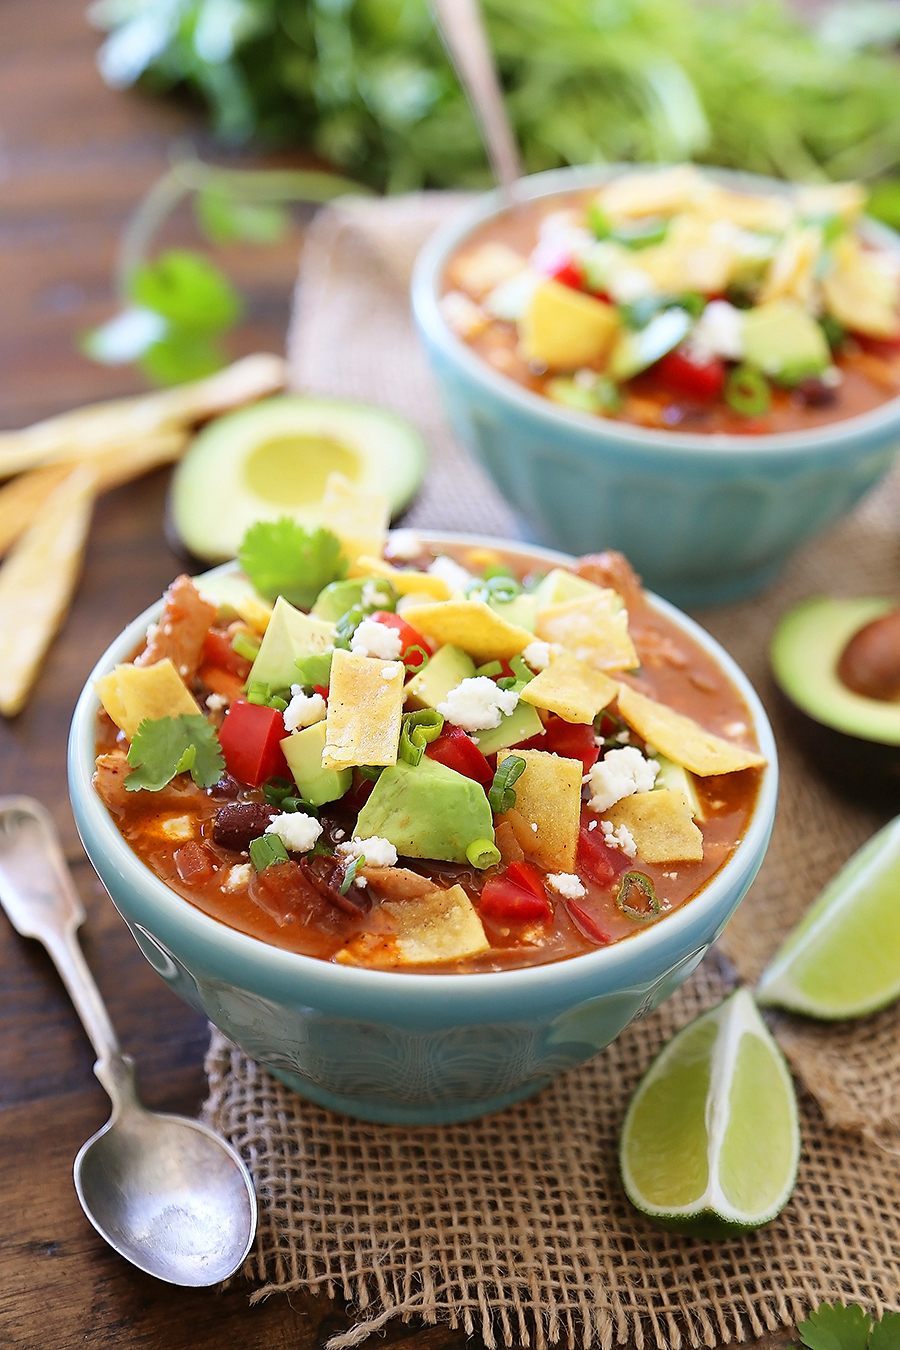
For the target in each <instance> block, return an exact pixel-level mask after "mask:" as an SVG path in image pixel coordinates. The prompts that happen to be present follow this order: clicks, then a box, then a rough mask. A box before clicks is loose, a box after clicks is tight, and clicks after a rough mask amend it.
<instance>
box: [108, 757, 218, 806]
mask: <svg viewBox="0 0 900 1350" xmlns="http://www.w3.org/2000/svg"><path fill="white" fill-rule="evenodd" d="M131 771H132V770H131V765H130V764H129V763H128V759H127V756H126V752H125V751H124V750H109V751H107V753H106V754H105V755H98V756H97V768H96V771H95V773H94V777H93V779H92V782H93V784H94V789H95V791H96V793H97V795H98V797H99V798H100V800H101V801H102V802H103V803H104V804H105V805H106V806H107V807H109V809H110V811H112V813H113V815H115V816H120V815H122V814H123V812H124V811H125V807H126V804H127V802H128V796H127V795H126V794H127V788H126V787H125V779H126V778H127V777H128V775H129V774H130V773H131ZM205 795H206V794H205V793H204V791H203V789H202V788H198V787H197V785H196V783H194V782H193V780H192V779H191V778H189V777H188V776H187V775H186V774H179V776H178V777H177V778H173V780H172V782H171V783H168V784H167V785H166V786H165V787H164V788H160V790H159V792H154V793H153V804H154V806H156V807H157V808H158V809H159V811H160V812H165V811H171V810H178V809H181V810H185V811H187V810H191V809H196V802H197V799H198V798H201V797H205Z"/></svg>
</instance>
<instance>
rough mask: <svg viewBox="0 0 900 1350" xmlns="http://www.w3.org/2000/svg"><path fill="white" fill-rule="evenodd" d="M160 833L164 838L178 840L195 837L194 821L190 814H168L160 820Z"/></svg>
mask: <svg viewBox="0 0 900 1350" xmlns="http://www.w3.org/2000/svg"><path fill="white" fill-rule="evenodd" d="M159 833H160V834H161V835H162V836H163V838H164V839H172V840H175V841H176V842H178V841H182V840H185V839H193V837H194V822H193V820H192V819H191V817H190V816H166V817H165V818H164V819H163V820H161V821H160V822H159Z"/></svg>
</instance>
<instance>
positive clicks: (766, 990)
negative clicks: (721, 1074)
mask: <svg viewBox="0 0 900 1350" xmlns="http://www.w3.org/2000/svg"><path fill="white" fill-rule="evenodd" d="M898 997H900V816H898V817H897V818H896V820H892V821H891V822H890V824H889V825H885V827H884V829H883V830H879V832H878V834H876V835H875V836H874V837H873V838H872V839H870V840H869V842H868V843H867V844H865V845H864V846H863V847H862V848H861V849H860V850H859V851H858V852H857V853H855V854H854V855H853V857H852V858H851V859H850V861H849V862H848V863H847V864H846V865H845V866H844V867H842V868H841V870H840V872H838V874H837V876H835V877H832V879H831V881H830V882H829V883H828V885H827V886H826V887H825V889H824V891H823V892H822V894H821V895H820V896H819V898H818V899H817V900H815V901H814V902H813V904H812V905H811V906H810V908H809V909H808V910H807V911H806V914H804V916H803V918H802V919H801V920H800V922H799V923H798V925H797V927H796V928H795V929H794V930H793V931H792V932H791V933H789V934H788V936H787V938H786V939H785V941H784V942H783V943H782V945H781V947H779V949H778V951H777V952H776V953H775V955H774V957H773V958H772V960H771V961H770V963H769V965H768V966H767V967H766V969H765V970H764V971H763V973H762V976H761V978H760V981H759V986H758V989H757V999H758V1000H759V1002H760V1003H762V1004H772V1005H776V1006H777V1007H779V1008H790V1009H791V1011H793V1012H800V1013H806V1014H807V1016H809V1017H821V1018H825V1019H827V1020H829V1021H837V1020H839V1019H841V1018H845V1017H865V1016H866V1014H867V1013H872V1012H876V1011H877V1009H878V1008H883V1007H884V1006H885V1005H886V1004H888V1003H891V1002H893V1000H894V999H896V998H898Z"/></svg>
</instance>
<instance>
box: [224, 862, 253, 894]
mask: <svg viewBox="0 0 900 1350" xmlns="http://www.w3.org/2000/svg"><path fill="white" fill-rule="evenodd" d="M252 871H253V865H252V863H235V864H234V866H233V867H229V869H228V871H227V872H226V874H225V880H224V881H223V882H222V890H223V891H239V890H240V889H241V887H242V886H247V885H248V884H249V882H250V875H251V873H252Z"/></svg>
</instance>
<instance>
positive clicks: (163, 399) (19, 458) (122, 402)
mask: <svg viewBox="0 0 900 1350" xmlns="http://www.w3.org/2000/svg"><path fill="white" fill-rule="evenodd" d="M286 379H287V367H286V364H285V362H284V360H283V359H282V358H281V357H280V356H272V355H270V354H268V353H265V352H258V353H257V354H256V355H254V356H245V357H244V358H243V359H242V360H241V361H236V362H235V363H234V364H233V365H231V366H227V367H226V368H225V369H224V370H219V371H217V372H216V373H215V375H209V376H207V377H206V379H204V380H193V381H191V382H190V383H189V384H182V385H178V386H177V387H176V388H175V389H162V390H160V391H159V392H158V393H154V394H142V395H140V396H138V397H137V398H118V399H112V400H110V401H109V402H107V403H92V404H89V405H88V406H87V407H86V408H75V409H74V410H73V411H72V412H67V413H61V414H60V415H59V416H58V417H50V418H48V419H47V420H46V421H44V422H36V423H35V424H34V425H33V426H30V427H23V428H22V429H21V430H20V431H5V432H0V478H7V477H10V476H11V475H12V474H14V473H21V472H22V471H23V470H24V469H32V468H34V467H35V466H36V465H38V464H53V463H57V462H58V461H59V460H75V459H82V458H87V457H89V456H91V455H97V454H102V453H103V452H104V451H107V450H116V451H121V448H122V446H123V445H131V444H133V443H134V442H136V441H139V440H142V439H143V438H144V437H146V436H151V435H156V434H157V433H159V432H161V431H172V430H179V429H184V428H185V427H189V426H193V425H194V424H195V423H197V422H203V421H205V420H206V419H207V418H209V417H214V416H216V415H217V414H219V413H223V412H228V411H229V410H230V409H232V408H239V407H241V405H242V404H244V403H251V402H253V401H254V400H255V399H258V398H262V397H264V395H266V394H274V393H276V392H277V391H278V390H279V389H282V388H284V385H285V382H286Z"/></svg>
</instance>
